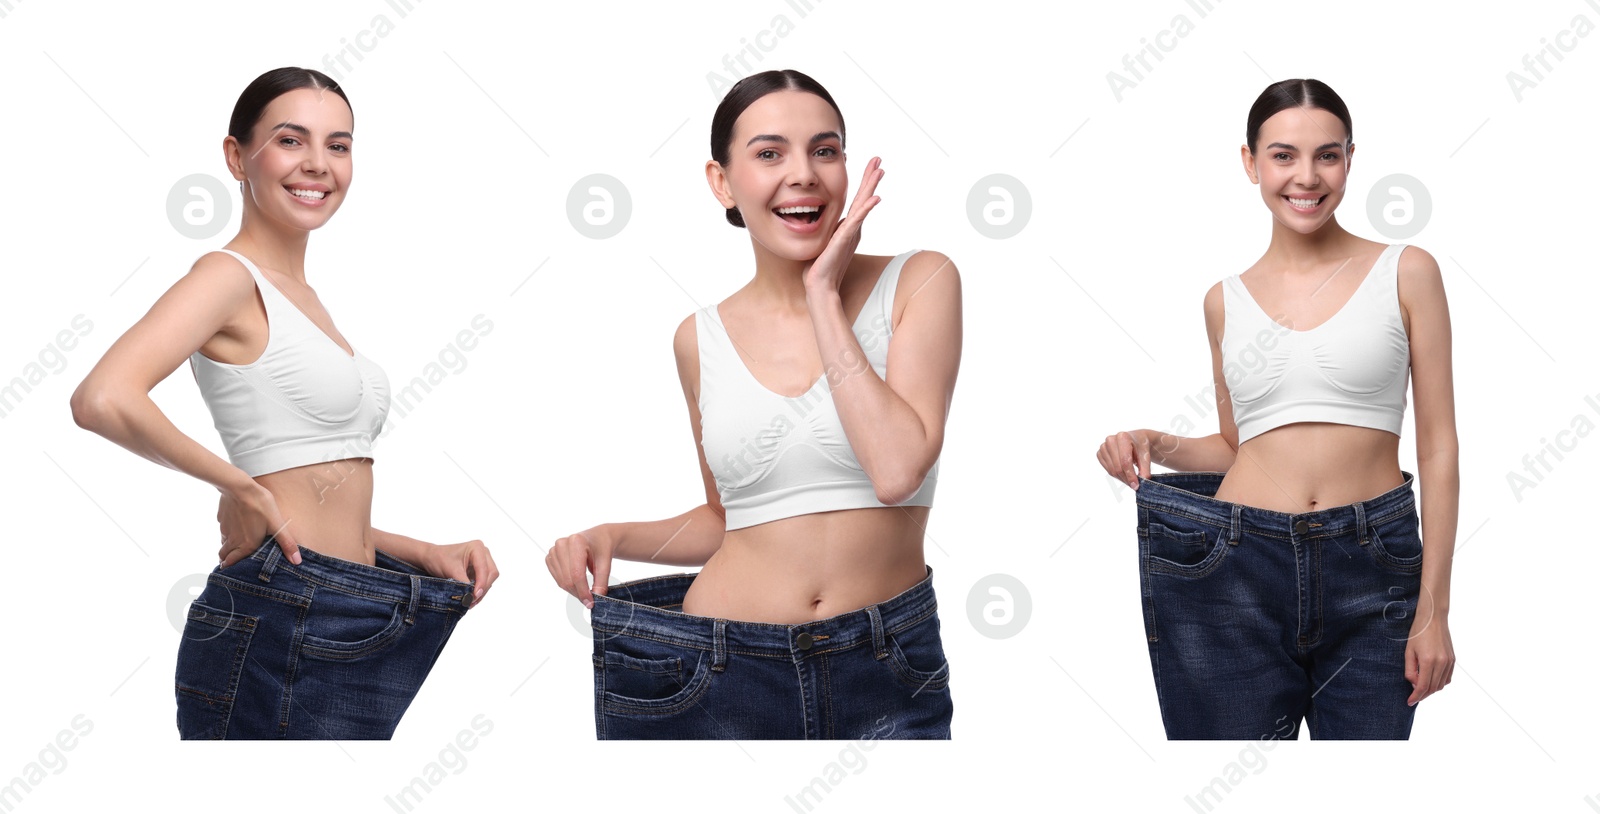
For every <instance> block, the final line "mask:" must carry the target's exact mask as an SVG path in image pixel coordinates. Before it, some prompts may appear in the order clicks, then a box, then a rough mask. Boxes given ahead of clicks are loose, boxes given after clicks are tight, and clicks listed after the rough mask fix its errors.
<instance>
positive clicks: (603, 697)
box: [591, 569, 952, 740]
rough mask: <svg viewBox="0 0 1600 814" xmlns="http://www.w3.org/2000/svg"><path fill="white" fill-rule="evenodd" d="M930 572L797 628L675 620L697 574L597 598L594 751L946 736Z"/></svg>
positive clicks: (946, 699)
mask: <svg viewBox="0 0 1600 814" xmlns="http://www.w3.org/2000/svg"><path fill="white" fill-rule="evenodd" d="M932 575H933V572H932V570H931V569H930V570H929V571H928V576H927V577H925V578H924V579H923V580H922V581H921V582H919V583H917V584H916V585H915V586H913V587H912V588H909V589H907V590H906V591H905V592H903V593H901V594H900V595H899V596H896V597H894V598H893V599H890V600H888V601H886V602H881V603H878V604H876V605H870V606H868V607H866V608H863V609H861V610H856V611H851V612H849V613H843V614H839V615H838V616H832V617H829V618H827V619H819V620H816V621H813V622H806V623H804V624H797V625H784V624H762V623H755V622H737V621H730V620H727V619H713V618H710V617H705V616H691V615H688V614H684V613H682V612H680V611H679V610H678V609H679V608H681V607H682V605H683V597H684V595H685V594H686V593H687V592H688V590H689V585H690V584H691V583H693V582H694V577H695V575H694V574H679V575H671V576H662V577H653V578H650V579H642V580H636V581H634V582H626V583H622V584H620V585H613V586H611V588H610V590H609V592H608V594H607V595H605V596H601V595H598V594H597V595H595V599H594V609H593V613H592V615H591V624H592V627H593V629H594V711H595V732H596V735H597V736H598V737H599V738H600V739H601V740H636V739H653V738H667V739H713V738H718V739H740V740H745V739H752V740H753V739H873V740H876V739H902V738H946V739H947V738H949V737H950V720H951V712H952V706H951V702H950V668H949V665H948V664H946V663H945V657H944V649H943V646H942V645H941V643H940V639H939V617H938V612H937V610H938V606H937V603H936V602H935V601H934V596H933V582H932V579H933V576H932Z"/></svg>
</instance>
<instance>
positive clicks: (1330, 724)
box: [1136, 472, 1422, 739]
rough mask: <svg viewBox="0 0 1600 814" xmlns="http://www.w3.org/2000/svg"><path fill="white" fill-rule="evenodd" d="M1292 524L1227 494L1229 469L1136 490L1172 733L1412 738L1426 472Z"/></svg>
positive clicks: (1292, 519)
mask: <svg viewBox="0 0 1600 814" xmlns="http://www.w3.org/2000/svg"><path fill="white" fill-rule="evenodd" d="M1402 475H1403V476H1404V479H1405V482H1404V483H1403V484H1402V485H1400V486H1397V487H1395V488H1394V489H1392V490H1390V491H1388V492H1385V493H1384V494H1381V495H1379V496H1377V497H1375V498H1372V499H1370V500H1364V501H1361V502H1358V503H1351V504H1348V505H1345V506H1336V507H1333V508H1329V509H1323V510H1319V511H1315V512H1305V513H1300V514H1287V513H1284V512H1276V511H1270V510H1266V509H1258V508H1254V507H1251V506H1244V505H1241V504H1237V503H1229V502H1226V501H1221V500H1216V499H1215V498H1213V497H1212V496H1213V495H1215V494H1216V492H1217V487H1218V486H1219V485H1220V484H1221V483H1222V478H1223V474H1222V473H1220V472H1174V473H1162V474H1158V475H1155V476H1154V477H1152V478H1150V479H1148V480H1145V479H1141V480H1140V482H1139V489H1138V492H1137V499H1136V502H1137V504H1138V512H1139V524H1138V534H1139V581H1140V587H1141V590H1142V593H1143V605H1144V622H1145V634H1146V638H1147V639H1148V641H1149V646H1150V666H1151V669H1152V671H1153V672H1154V674H1155V684H1156V693H1157V697H1158V699H1159V701H1160V704H1161V719H1162V721H1163V723H1164V724H1165V726H1166V731H1167V737H1168V738H1169V739H1193V738H1225V739H1239V738H1261V737H1268V736H1270V737H1278V738H1284V737H1287V738H1294V737H1298V734H1299V725H1300V722H1301V720H1302V719H1304V720H1305V722H1306V725H1307V726H1308V727H1309V729H1310V733H1311V737H1312V738H1316V739H1333V738H1359V739H1404V738H1407V737H1409V736H1410V733H1411V722H1412V718H1413V715H1414V713H1415V708H1413V707H1411V706H1408V705H1407V703H1406V699H1407V698H1408V697H1409V696H1410V694H1411V691H1412V687H1411V684H1410V682H1408V681H1407V680H1406V678H1405V649H1406V642H1407V640H1408V638H1409V637H1410V635H1411V631H1412V623H1413V621H1414V618H1413V617H1414V615H1415V612H1416V608H1417V596H1418V592H1419V590H1420V586H1421V571H1422V541H1421V538H1420V536H1419V534H1418V517H1417V511H1416V503H1415V500H1414V498H1413V496H1412V482H1413V480H1414V479H1415V478H1414V476H1413V475H1412V474H1411V473H1409V472H1406V473H1402Z"/></svg>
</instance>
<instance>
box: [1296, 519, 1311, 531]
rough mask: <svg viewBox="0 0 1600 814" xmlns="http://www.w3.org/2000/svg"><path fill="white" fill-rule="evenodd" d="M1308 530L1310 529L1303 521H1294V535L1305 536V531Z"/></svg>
mask: <svg viewBox="0 0 1600 814" xmlns="http://www.w3.org/2000/svg"><path fill="white" fill-rule="evenodd" d="M1308 528H1310V526H1309V525H1307V524H1306V521H1304V520H1296V521H1294V533H1295V534H1305V533H1306V530H1307V529H1308Z"/></svg>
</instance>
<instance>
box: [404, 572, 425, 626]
mask: <svg viewBox="0 0 1600 814" xmlns="http://www.w3.org/2000/svg"><path fill="white" fill-rule="evenodd" d="M421 599H422V577H419V576H417V575H416V574H412V575H411V602H410V604H408V605H406V624H408V625H410V624H414V623H415V622H416V621H417V602H418V601H419V600H421Z"/></svg>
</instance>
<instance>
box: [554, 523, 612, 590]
mask: <svg viewBox="0 0 1600 814" xmlns="http://www.w3.org/2000/svg"><path fill="white" fill-rule="evenodd" d="M615 545H616V543H615V541H614V540H612V539H611V535H610V533H609V532H607V531H606V527H605V526H604V525H599V526H595V527H594V528H592V529H589V530H587V531H580V532H578V533H576V534H572V535H568V536H566V537H562V538H561V539H559V540H557V541H556V542H555V545H552V546H550V551H549V552H548V553H546V554H545V555H544V565H545V567H546V568H548V569H550V576H551V578H553V579H555V581H556V584H557V585H560V586H561V590H563V591H566V592H567V593H569V594H572V595H573V596H575V597H577V598H578V601H579V602H582V603H583V606H584V607H585V608H593V607H594V597H592V596H590V594H591V593H596V594H600V595H601V596H604V595H605V592H606V586H607V585H608V584H609V580H610V579H611V555H612V551H613V550H614V548H615ZM586 574H594V581H593V582H590V581H589V579H588V578H587V576H586Z"/></svg>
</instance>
